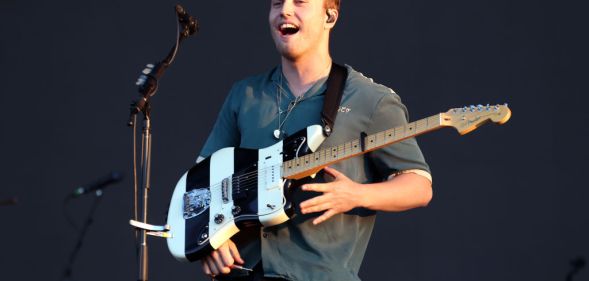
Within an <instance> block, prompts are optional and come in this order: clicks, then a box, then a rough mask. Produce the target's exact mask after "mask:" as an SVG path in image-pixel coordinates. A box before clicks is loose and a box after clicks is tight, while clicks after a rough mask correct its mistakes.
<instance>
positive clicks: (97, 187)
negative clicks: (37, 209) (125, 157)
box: [61, 172, 123, 280]
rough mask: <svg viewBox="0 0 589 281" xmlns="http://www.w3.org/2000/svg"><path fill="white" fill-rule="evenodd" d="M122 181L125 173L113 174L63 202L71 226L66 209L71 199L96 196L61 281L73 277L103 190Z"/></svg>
mask: <svg viewBox="0 0 589 281" xmlns="http://www.w3.org/2000/svg"><path fill="white" fill-rule="evenodd" d="M122 179H123V173H121V172H111V173H110V174H109V175H108V176H106V177H103V178H101V179H99V180H97V181H95V182H94V183H92V184H89V185H87V186H85V187H78V188H76V189H75V190H74V192H73V193H71V194H69V195H67V196H66V197H65V199H64V202H63V206H64V215H65V217H66V219H67V220H68V222H69V223H70V224H72V225H74V224H73V220H71V218H70V216H69V214H68V213H67V211H66V208H65V207H66V204H67V203H68V202H69V201H70V200H71V199H74V198H77V197H79V196H82V195H84V194H88V193H91V192H94V195H95V197H94V202H92V206H91V207H90V212H88V215H87V216H86V220H85V221H84V225H83V226H82V229H77V230H78V240H77V241H76V245H75V246H74V249H73V250H72V252H71V253H70V257H69V260H68V263H67V265H66V266H65V269H64V271H63V275H62V279H61V280H69V279H70V278H71V276H72V270H73V266H74V261H75V260H76V257H77V256H78V253H79V252H80V249H82V245H83V242H84V238H85V237H86V232H88V228H89V227H90V225H91V224H92V222H93V221H94V219H93V218H94V213H95V211H96V209H97V207H98V204H99V203H100V199H102V190H103V189H104V188H106V187H108V186H109V185H111V184H113V183H117V182H120V181H121V180H122Z"/></svg>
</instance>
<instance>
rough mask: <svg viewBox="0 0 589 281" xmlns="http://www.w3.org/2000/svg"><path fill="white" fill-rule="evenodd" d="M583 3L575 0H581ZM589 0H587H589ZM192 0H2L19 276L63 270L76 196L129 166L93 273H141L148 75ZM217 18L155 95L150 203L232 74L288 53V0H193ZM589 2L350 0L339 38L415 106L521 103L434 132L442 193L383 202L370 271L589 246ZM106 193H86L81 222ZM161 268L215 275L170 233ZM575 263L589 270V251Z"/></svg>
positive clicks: (537, 266) (548, 258)
mask: <svg viewBox="0 0 589 281" xmlns="http://www.w3.org/2000/svg"><path fill="white" fill-rule="evenodd" d="M571 2H572V1H571ZM579 3H581V2H579ZM174 4H176V2H175V1H168V0H165V1H138V0H128V1H115V0H103V1H88V2H84V3H83V2H80V1H72V0H64V1H16V0H2V1H1V2H0V38H1V39H0V40H1V41H0V42H1V43H0V66H1V67H0V79H1V80H0V81H1V86H0V105H1V109H0V132H1V133H0V136H1V137H0V159H1V160H0V164H1V170H0V178H1V179H2V181H1V184H0V199H3V198H10V197H13V196H17V197H18V198H19V204H18V205H16V206H10V207H6V206H4V207H0V238H1V239H0V279H1V280H40V279H41V280H60V276H61V274H62V270H63V268H64V266H65V264H66V261H67V258H68V255H69V253H70V251H71V250H72V249H73V247H74V242H75V240H76V237H77V232H76V231H75V230H74V229H73V228H71V227H70V226H69V225H68V224H67V222H66V220H65V217H64V215H63V212H62V202H63V198H64V197H65V196H66V195H67V194H68V193H70V192H71V191H72V190H73V189H74V188H75V187H77V186H79V185H83V184H86V183H89V182H92V181H93V180H95V179H97V178H100V177H101V176H103V175H105V174H107V173H108V172H109V171H112V170H121V171H124V172H125V173H126V174H127V178H126V179H125V181H124V183H120V184H118V185H116V186H115V187H114V188H112V189H108V190H106V191H105V194H104V197H103V200H102V204H101V205H100V206H99V208H98V210H97V212H96V215H95V221H94V224H93V225H92V227H91V228H90V231H89V233H88V235H87V237H86V240H85V244H84V246H83V248H82V250H81V252H80V255H79V257H78V259H77V260H76V262H75V264H74V275H73V277H74V278H73V280H135V278H136V267H135V264H136V263H135V258H134V245H133V231H132V229H131V228H130V227H129V226H128V220H129V218H130V217H131V204H132V192H131V191H132V188H131V180H130V176H129V175H130V168H131V130H130V129H128V128H127V127H126V126H125V123H126V121H127V116H128V104H129V103H130V101H131V100H132V99H135V98H136V95H137V94H136V89H135V86H134V82H135V80H136V78H137V76H138V74H139V72H140V71H141V69H143V66H144V65H145V64H146V63H150V62H155V61H157V60H160V59H162V58H163V57H164V56H165V54H167V51H168V50H169V48H170V47H171V46H172V45H173V40H174V39H175V32H176V30H175V28H176V17H175V14H174V10H173V7H174ZM183 4H184V6H185V7H186V8H187V10H188V11H189V12H190V13H191V14H193V15H194V16H195V17H196V18H198V20H199V21H200V23H201V32H200V34H199V35H198V36H197V37H196V38H191V39H190V40H187V41H186V42H185V44H184V45H183V47H182V49H181V50H180V54H179V55H178V58H177V62H176V63H175V64H174V65H173V66H172V68H171V69H170V70H169V71H168V72H167V73H166V75H165V76H164V78H163V80H162V81H161V86H160V90H159V92H158V94H157V95H156V96H155V98H154V99H153V107H154V109H153V129H154V143H153V168H152V170H153V182H152V183H153V188H152V191H151V193H150V195H151V200H150V203H151V206H150V214H151V217H150V220H151V222H152V223H154V224H161V223H164V213H165V211H166V208H167V204H168V200H169V198H170V195H171V192H172V189H173V187H174V186H175V183H176V180H177V179H178V177H179V176H180V175H181V174H182V173H183V171H184V170H186V169H187V168H188V167H190V166H191V164H192V163H193V162H194V160H195V159H196V156H197V154H198V152H199V150H200V148H201V146H202V144H203V142H204V140H205V138H206V136H207V134H208V132H209V130H210V129H211V126H212V124H213V122H214V119H215V118H216V114H217V111H218V109H219V107H220V105H221V103H222V101H223V99H224V97H225V94H226V93H227V91H228V90H229V88H230V85H231V83H232V82H234V81H235V80H237V79H241V78H243V77H245V76H248V75H251V74H254V73H259V72H262V71H266V70H268V69H269V68H271V67H272V66H274V65H276V64H277V63H278V62H279V56H278V55H277V53H276V51H275V50H274V45H273V43H272V41H271V38H270V36H269V33H268V27H267V11H268V7H269V3H268V1H191V2H189V1H185V2H184V3H183ZM586 11H587V7H586V5H585V7H582V4H575V5H573V4H571V3H567V2H558V3H557V2H556V1H527V0H524V1H507V0H492V1H491V0H480V1H467V0H450V1H436V0H417V1H416V0H413V1H409V0H402V1H357V0H356V1H348V0H345V1H344V3H343V8H342V11H341V17H340V21H339V23H338V25H337V27H336V30H335V32H334V34H333V41H332V55H333V57H334V58H335V60H336V61H338V62H340V63H347V64H350V65H352V66H354V67H355V68H356V69H358V70H360V71H362V72H363V73H364V74H366V75H367V76H369V77H373V78H374V79H375V80H376V81H378V82H380V83H382V84H385V85H388V86H390V87H392V88H393V89H395V90H396V91H397V92H398V93H399V94H400V95H401V97H402V98H403V101H404V102H405V104H406V105H407V106H408V107H409V108H410V113H411V118H412V120H416V119H420V118H423V117H426V116H429V115H432V114H435V113H437V112H441V111H446V110H448V109H449V108H453V107H461V106H463V105H470V104H478V103H483V104H487V103H491V104H494V103H504V102H507V103H509V105H510V108H511V109H512V110H513V117H512V120H510V121H509V122H508V123H507V124H506V125H504V126H496V125H487V126H484V127H482V128H480V129H479V130H477V131H475V132H473V133H471V134H469V135H466V136H463V137H459V136H458V135H457V134H456V132H454V131H453V130H450V129H445V130H441V131H437V132H434V133H431V134H429V135H425V136H423V137H420V138H419V142H420V145H421V147H422V150H423V151H424V153H425V155H426V157H427V160H428V162H429V164H430V165H431V168H432V170H433V176H434V190H435V195H434V199H433V201H432V202H431V204H430V205H429V206H428V207H427V208H423V209H417V210H412V211H409V212H405V213H397V214H393V213H382V214H380V215H379V217H378V220H377V226H376V229H375V231H374V233H373V237H372V241H371V243H370V245H369V248H368V251H367V254H366V258H365V260H364V264H363V267H362V269H361V272H360V275H361V277H362V278H363V279H365V280H489V281H497V280H564V279H565V276H566V274H567V272H568V271H569V270H570V268H571V266H570V264H569V263H570V260H572V259H574V258H576V257H579V256H581V257H584V258H585V259H586V258H588V257H589V238H588V237H589V217H588V215H587V214H589V204H587V202H586V201H587V199H589V188H588V186H587V180H586V175H587V174H586V171H585V168H586V166H587V165H586V161H585V160H586V159H587V158H588V157H589V149H587V145H586V144H587V143H588V138H589V136H588V130H587V127H586V126H587V124H589V117H588V115H587V110H586V105H585V103H586V101H587V97H586V94H587V91H586V89H587V85H586V82H587V80H588V75H587V74H588V71H587V67H586V63H587V55H586V54H585V52H586V51H587V50H588V47H589V46H588V45H589V44H588V41H589V40H588V36H587V27H589V25H588V24H587V21H586ZM92 200H93V199H92V197H91V196H88V197H84V198H80V199H78V200H76V201H74V202H72V203H71V204H69V205H68V210H69V212H71V213H72V214H73V217H74V218H75V220H76V221H77V222H78V224H80V223H81V222H82V220H83V218H84V217H85V215H86V214H87V212H88V211H89V208H90V205H91V203H92ZM150 249H151V268H150V273H151V274H150V279H151V280H205V278H204V276H203V275H202V273H201V272H200V265H199V264H181V263H178V262H176V261H175V260H174V259H173V258H172V257H171V255H170V254H169V253H168V251H167V246H166V244H165V241H163V240H160V239H156V238H153V239H150ZM575 280H589V270H587V269H586V268H585V269H584V270H582V271H581V272H580V273H579V274H578V275H577V277H576V279H575Z"/></svg>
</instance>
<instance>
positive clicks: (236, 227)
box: [167, 125, 325, 261]
mask: <svg viewBox="0 0 589 281" xmlns="http://www.w3.org/2000/svg"><path fill="white" fill-rule="evenodd" d="M324 140H325V136H324V135H323V132H322V127H321V126H319V125H313V126H310V127H308V128H306V129H304V130H301V131H299V132H298V133H296V134H294V135H292V136H289V137H288V138H286V139H284V140H282V141H280V142H277V143H276V144H274V145H272V146H269V147H266V148H263V149H259V150H256V149H243V148H234V147H228V148H223V149H221V150H219V151H217V152H215V153H213V155H211V156H210V157H208V158H206V159H204V160H203V161H201V162H199V163H198V164H196V165H195V166H193V167H192V168H191V169H190V170H189V171H188V172H186V173H185V174H184V175H183V176H182V178H181V179H180V181H179V182H178V184H177V185H176V188H175V189H174V193H173V195H172V200H171V203H170V208H169V211H168V225H169V227H170V229H171V230H172V231H173V235H172V237H170V238H168V239H167V241H168V248H169V250H170V252H171V253H172V255H173V256H174V257H175V258H176V259H178V260H180V261H195V260H198V259H200V258H202V257H203V256H204V255H207V254H208V253H210V252H211V251H212V250H213V249H217V248H218V247H219V246H221V245H222V244H223V243H224V242H225V241H227V239H229V238H230V237H232V236H233V235H235V234H236V233H238V232H239V231H240V229H243V228H245V227H262V226H263V227H268V226H273V225H277V224H280V223H283V222H285V221H287V220H288V219H289V216H290V215H291V214H292V211H293V210H292V206H291V205H290V203H289V202H288V200H287V198H288V197H289V194H288V193H289V190H288V188H287V186H288V183H287V180H285V179H284V178H283V177H282V171H283V169H282V168H283V167H282V166H283V162H284V161H287V160H291V159H293V158H297V157H300V156H302V155H306V154H309V153H311V152H314V151H316V150H317V148H318V147H319V145H321V143H322V142H323V141H324Z"/></svg>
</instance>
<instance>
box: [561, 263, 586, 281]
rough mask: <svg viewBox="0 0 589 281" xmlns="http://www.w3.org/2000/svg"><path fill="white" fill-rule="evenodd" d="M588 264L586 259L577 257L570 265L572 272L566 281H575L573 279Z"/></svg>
mask: <svg viewBox="0 0 589 281" xmlns="http://www.w3.org/2000/svg"><path fill="white" fill-rule="evenodd" d="M586 263H587V262H586V261H585V258H584V257H577V258H575V259H574V260H572V261H571V263H570V265H571V266H572V268H571V271H569V273H568V274H567V277H566V279H565V280H566V281H573V277H574V276H575V275H577V273H579V271H581V269H583V267H585V264H586Z"/></svg>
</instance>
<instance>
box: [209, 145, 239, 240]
mask: <svg viewBox="0 0 589 281" xmlns="http://www.w3.org/2000/svg"><path fill="white" fill-rule="evenodd" d="M234 152H235V148H233V147H228V148H223V149H221V150H219V151H217V152H215V153H213V155H212V156H211V165H210V166H211V168H210V172H211V174H210V182H209V183H210V190H211V205H210V212H209V237H210V241H209V242H210V243H211V246H212V247H213V248H214V249H217V248H219V247H220V246H221V245H222V244H223V243H225V241H227V239H229V238H230V237H231V236H233V235H235V234H236V233H237V232H239V228H237V226H236V225H235V222H234V220H233V213H232V209H231V208H232V207H233V196H231V193H232V187H231V186H229V195H228V196H229V200H228V201H226V202H223V195H222V187H221V182H222V181H223V179H226V178H229V179H230V180H229V183H231V175H233V173H234V171H233V167H234V159H235V157H234ZM219 215H222V216H223V222H221V223H217V222H215V217H216V216H219Z"/></svg>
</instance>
